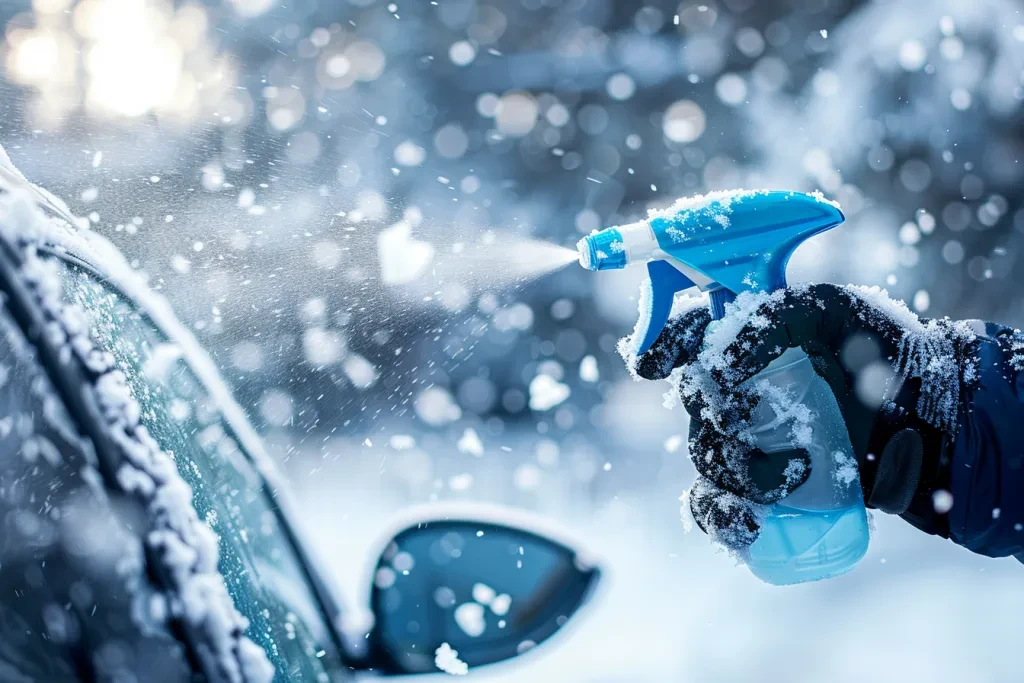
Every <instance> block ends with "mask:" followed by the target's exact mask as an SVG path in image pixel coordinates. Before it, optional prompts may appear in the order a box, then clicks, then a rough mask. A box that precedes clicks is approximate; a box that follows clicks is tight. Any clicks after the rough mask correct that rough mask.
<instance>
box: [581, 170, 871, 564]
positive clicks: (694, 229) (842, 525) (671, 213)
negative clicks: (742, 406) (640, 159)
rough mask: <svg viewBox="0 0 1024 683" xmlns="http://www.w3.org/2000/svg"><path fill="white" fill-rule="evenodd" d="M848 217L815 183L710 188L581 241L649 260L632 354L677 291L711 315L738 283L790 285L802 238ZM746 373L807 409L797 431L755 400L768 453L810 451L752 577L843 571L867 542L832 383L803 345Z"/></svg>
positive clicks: (658, 324) (606, 256)
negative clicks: (703, 295)
mask: <svg viewBox="0 0 1024 683" xmlns="http://www.w3.org/2000/svg"><path fill="white" fill-rule="evenodd" d="M843 220H844V217H843V214H842V212H841V211H840V210H839V207H838V205H836V204H835V203H834V202H831V201H829V200H827V199H825V198H824V197H822V196H821V195H820V194H813V195H811V194H804V193H800V192H784V191H743V190H740V191H735V192H713V193H710V194H707V195H704V196H698V197H692V198H686V199H681V200H679V201H677V202H676V203H675V204H674V205H673V206H671V207H669V208H668V209H664V210H658V211H652V212H650V215H649V216H648V218H647V219H646V220H643V221H639V222H637V223H632V224H629V225H624V226H619V227H613V228H607V229H605V230H601V231H599V232H595V233H593V234H591V235H588V236H587V237H585V238H583V239H582V240H580V242H579V244H578V245H577V248H578V250H579V254H580V265H582V266H583V267H584V268H586V269H588V270H611V269H618V268H624V267H626V266H627V265H628V264H631V263H643V262H646V263H647V269H648V273H649V275H650V278H649V280H648V283H647V285H646V286H645V289H646V296H645V299H646V305H642V306H641V320H640V321H639V322H638V324H637V330H636V333H635V334H634V340H635V343H636V348H635V349H633V351H635V352H636V353H637V354H640V353H643V352H645V351H647V350H648V349H649V348H650V347H651V345H652V344H653V343H654V341H655V340H656V339H657V338H658V335H659V334H660V333H661V330H662V329H663V328H664V326H665V324H666V323H667V322H668V318H669V315H670V313H671V311H672V305H673V300H674V298H675V295H676V293H677V292H680V291H683V290H685V289H689V288H691V287H694V286H696V287H699V288H700V289H701V290H702V291H706V292H708V293H709V296H710V302H711V315H712V318H714V319H716V320H717V319H720V318H722V317H723V315H724V314H725V306H726V304H728V303H730V302H732V301H734V300H735V299H736V297H737V295H739V294H740V293H742V292H773V291H775V290H778V289H782V288H785V287H786V264H787V262H788V261H789V258H790V256H791V255H792V253H793V252H794V251H795V250H796V248H797V247H798V246H800V244H801V243H803V241H804V240H806V239H808V238H809V237H811V236H813V235H816V234H818V233H821V232H824V231H825V230H828V229H830V228H833V227H835V226H836V225H839V224H840V223H841V222H842V221H843ZM752 381H756V382H763V381H767V382H769V383H770V385H771V386H772V387H774V388H775V393H776V394H777V395H778V396H784V397H786V399H785V400H786V401H788V402H789V404H790V405H803V406H806V407H807V408H808V409H809V411H808V414H809V420H808V421H807V423H806V424H804V425H803V426H804V427H805V429H803V430H801V431H802V433H799V434H797V433H795V431H794V430H793V429H792V424H791V423H792V420H791V419H789V418H790V416H787V415H785V414H784V413H785V412H786V411H785V409H784V408H782V407H781V406H782V405H783V404H782V403H780V402H778V401H775V402H773V401H767V400H762V401H761V402H760V403H759V404H758V407H757V410H756V412H755V415H754V419H753V425H752V427H751V435H752V437H753V439H754V442H755V443H756V444H757V446H758V447H759V448H760V449H761V450H763V451H765V452H769V453H770V452H775V451H781V450H788V449H792V448H803V449H804V450H806V451H807V453H808V455H809V457H810V460H811V474H810V476H809V477H808V479H807V481H805V482H804V483H803V484H801V485H800V486H799V487H797V488H796V489H795V490H794V491H793V492H792V493H790V495H788V496H787V497H785V498H783V499H782V500H780V501H779V502H777V503H775V504H774V505H770V506H768V508H769V509H768V513H767V515H766V517H765V518H764V519H763V520H762V524H761V532H760V534H759V536H758V538H757V540H756V541H755V542H754V543H753V545H751V546H750V548H749V549H748V551H747V553H746V555H745V558H744V559H745V561H746V564H747V565H748V567H749V568H750V570H751V572H753V573H754V574H755V575H756V576H757V577H758V578H760V579H762V580H763V581H766V582H768V583H772V584H793V583H801V582H805V581H816V580H819V579H825V578H830V577H833V576H838V575H839V574H842V573H844V572H847V571H849V570H850V569H852V568H853V567H854V566H855V565H856V564H857V562H858V561H860V559H861V558H862V557H863V556H864V553H865V552H866V551H867V547H868V523H867V515H866V511H865V508H864V501H863V497H862V494H861V487H860V478H859V473H858V471H857V466H856V461H855V459H854V456H853V448H852V446H851V444H850V440H849V436H848V434H847V431H846V426H845V423H844V422H843V418H842V414H841V413H840V411H839V406H838V404H837V403H836V400H835V397H834V396H833V394H832V392H831V390H830V389H829V387H828V384H827V383H826V382H825V381H824V380H823V379H821V377H819V376H818V375H817V374H816V373H815V372H814V370H813V368H812V367H811V364H810V361H809V360H808V359H807V356H806V355H805V354H804V353H803V351H801V350H800V349H789V350H787V351H786V352H785V353H783V354H782V356H780V357H779V358H777V359H776V360H775V361H773V362H772V363H771V364H770V365H769V366H768V367H767V368H765V369H764V370H762V371H761V372H760V373H758V374H757V376H756V377H755V378H753V380H752Z"/></svg>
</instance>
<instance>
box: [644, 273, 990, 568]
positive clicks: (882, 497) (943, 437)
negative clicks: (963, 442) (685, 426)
mask: <svg viewBox="0 0 1024 683" xmlns="http://www.w3.org/2000/svg"><path fill="white" fill-rule="evenodd" d="M705 321H706V317H701V316H700V314H698V313H696V312H691V313H689V314H687V315H685V316H681V317H680V318H679V319H677V320H674V321H673V322H672V324H671V325H669V326H668V327H666V329H665V331H664V332H663V334H662V335H661V336H660V337H659V339H658V341H657V342H655V345H654V346H653V347H652V349H651V350H650V351H649V352H648V353H646V354H644V355H643V356H642V357H640V358H639V359H637V365H636V371H637V374H639V375H640V376H641V377H646V378H651V379H655V378H661V377H666V376H668V374H669V373H670V372H671V371H672V369H673V368H675V367H681V368H683V370H682V375H681V379H682V385H683V386H682V387H681V395H682V396H683V399H684V403H685V405H686V408H687V411H688V412H689V413H690V415H691V418H692V422H691V432H690V447H691V458H692V459H693V461H694V465H695V466H696V467H697V469H698V472H699V473H700V475H701V476H700V477H699V478H698V480H697V482H696V483H695V484H694V486H693V488H692V489H691V492H690V507H691V510H692V511H693V513H694V517H695V519H696V520H697V522H698V524H699V525H700V526H701V528H702V529H704V530H705V531H708V532H709V533H710V534H711V535H712V536H713V537H715V538H716V539H717V540H719V541H721V542H722V543H724V544H725V545H727V546H729V547H734V548H737V547H743V546H744V545H747V544H749V543H750V542H753V540H755V539H756V537H757V518H758V516H759V514H760V511H761V509H760V508H759V506H758V505H756V504H757V503H770V502H774V501H775V500H778V499H779V498H781V497H783V496H784V495H786V494H788V493H789V492H790V491H792V490H793V489H794V488H796V486H799V484H801V483H803V481H805V480H806V477H807V475H808V474H809V471H808V470H807V469H806V464H807V463H806V456H804V455H803V454H802V453H801V452H799V451H793V452H785V453H781V454H780V453H775V454H771V455H767V454H764V453H763V452H761V451H759V450H757V449H756V448H754V447H753V446H751V445H749V444H747V443H745V442H744V440H743V438H742V437H743V433H744V426H745V424H746V421H747V420H749V418H750V415H751V413H752V410H753V406H754V405H756V402H757V400H759V397H758V396H755V395H752V394H751V390H750V388H749V386H750V385H746V386H744V382H746V381H747V380H748V379H750V378H751V377H753V376H754V375H756V374H757V372H759V371H760V370H762V369H764V368H765V367H766V366H767V365H768V364H769V363H770V362H771V361H772V360H774V359H775V358H777V357H779V356H780V355H781V354H782V353H783V352H784V351H785V350H786V349H787V348H792V347H801V348H802V349H803V350H804V352H805V353H806V354H807V355H808V357H809V359H810V361H811V363H812V366H813V367H814V369H815V371H816V372H817V373H818V374H819V375H821V376H822V377H823V378H824V379H825V380H826V381H827V382H828V384H829V387H830V388H831V389H832V392H833V394H834V395H835V396H836V400H837V402H838V404H839V407H840V410H841V411H842V414H843V417H844V419H845V421H846V425H847V430H848V431H849V436H850V441H851V444H852V445H853V448H854V455H855V457H856V459H857V464H858V466H859V468H860V470H861V477H860V478H861V484H862V486H863V488H864V493H865V500H867V501H868V505H869V506H871V507H876V508H879V509H881V510H883V511H885V512H890V513H895V514H901V515H903V516H904V517H905V518H906V519H908V520H909V521H911V522H912V523H913V524H915V526H918V527H919V528H922V529H925V530H926V531H930V532H932V533H942V530H936V529H935V528H931V527H933V526H934V525H935V524H938V523H939V521H937V520H936V519H935V517H936V515H935V513H934V511H933V509H932V499H931V494H932V492H933V491H934V490H936V489H938V488H942V487H944V486H945V482H946V481H948V452H949V445H950V443H951V441H952V437H953V436H954V435H955V432H956V429H957V424H958V419H959V415H960V406H961V399H962V396H963V395H964V393H965V392H966V391H968V390H969V389H970V388H971V387H973V386H974V384H975V383H976V379H977V365H976V364H977V361H976V353H975V351H974V349H973V346H974V344H973V342H974V335H973V332H972V331H971V328H970V326H969V325H967V324H966V323H955V322H952V321H949V320H931V321H924V320H921V319H920V318H918V316H916V315H915V314H913V313H911V312H910V311H909V310H908V309H907V308H906V307H905V306H904V305H903V304H902V303H899V302H895V301H893V300H891V299H889V298H888V296H887V295H886V293H885V292H884V291H882V290H879V289H877V288H862V287H852V286H850V287H839V286H835V285H829V284H821V285H809V286H799V287H794V288H790V289H787V290H780V291H778V292H775V293H773V294H770V295H768V294H744V295H741V296H740V298H739V299H738V300H737V302H736V304H734V305H730V306H729V307H727V312H726V317H725V319H723V320H722V321H721V322H719V323H716V324H715V325H714V326H712V327H711V329H710V330H707V334H706V338H705V335H704V334H703V332H704V331H705V328H706V327H707V322H705ZM695 324H696V325H697V327H693V326H694V325H695ZM701 324H703V325H702V326H701ZM687 325H689V326H691V327H686V326H687ZM684 328H685V329H684ZM698 328H699V329H700V330H701V331H702V334H701V335H700V336H701V337H702V342H705V343H703V344H701V343H696V342H694V340H693V339H692V338H693V337H694V336H696V330H697V329H698ZM680 340H685V342H681V341H680ZM709 378H710V381H708V380H709ZM801 463H802V464H801ZM744 502H747V504H746V505H744Z"/></svg>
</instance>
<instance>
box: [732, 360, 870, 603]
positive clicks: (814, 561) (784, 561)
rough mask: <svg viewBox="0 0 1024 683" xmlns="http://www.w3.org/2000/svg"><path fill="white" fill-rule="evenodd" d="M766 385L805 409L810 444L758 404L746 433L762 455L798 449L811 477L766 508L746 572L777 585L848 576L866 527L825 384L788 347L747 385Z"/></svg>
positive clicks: (851, 462) (842, 428)
mask: <svg viewBox="0 0 1024 683" xmlns="http://www.w3.org/2000/svg"><path fill="white" fill-rule="evenodd" d="M761 380H768V381H769V382H771V383H772V384H773V385H775V386H777V387H780V388H784V389H785V390H786V392H787V394H788V395H789V396H790V397H791V400H793V401H795V402H798V403H802V404H803V405H805V406H807V407H808V408H809V409H810V410H811V411H812V412H813V413H814V416H813V418H812V420H811V438H810V445H809V446H808V445H807V444H806V443H805V444H803V445H798V444H797V443H795V442H794V440H793V437H792V434H791V428H792V422H790V421H784V420H781V419H779V417H778V416H777V415H776V414H775V411H774V410H773V409H772V408H771V407H770V406H769V405H768V402H767V401H765V400H762V401H761V403H760V404H759V406H758V408H757V413H756V414H755V416H754V424H755V427H754V429H753V430H752V431H753V433H754V438H755V441H756V443H757V445H758V447H759V448H760V449H761V450H763V451H765V452H766V453H771V452H775V451H780V450H786V449H790V448H798V447H803V448H805V449H806V450H807V451H808V455H809V456H810V458H811V474H810V477H808V479H807V481H805V482H804V483H803V484H801V485H800V486H799V487H798V488H797V489H796V490H794V491H793V492H792V493H791V494H790V495H788V496H786V497H785V498H783V499H782V500H781V501H779V502H778V503H776V504H774V505H772V506H770V509H769V512H768V515H767V517H766V519H765V520H764V521H763V522H762V525H761V533H760V535H759V536H758V538H757V540H756V541H755V542H754V543H753V544H752V545H751V546H750V548H749V549H748V555H747V557H746V558H745V559H746V563H747V566H748V567H750V571H751V572H752V573H753V574H754V575H755V576H757V577H758V578H759V579H761V580H762V581H765V582H767V583H771V584H776V585H786V584H794V583H803V582H806V581H817V580H819V579H828V578H831V577H833V576H839V575H840V574H844V573H845V572H848V571H850V570H851V569H853V567H854V566H855V565H856V564H857V563H858V562H859V561H860V559H861V558H862V557H864V553H865V552H867V549H868V540H869V532H868V522H867V512H866V510H865V508H864V499H863V494H862V493H861V488H860V476H859V474H858V471H857V465H856V461H855V459H854V456H853V447H852V446H851V445H850V437H849V435H848V434H847V431H846V424H845V422H844V421H843V416H842V413H840V411H839V406H838V404H837V403H836V400H835V397H834V396H833V395H832V391H831V390H830V389H829V387H828V384H827V383H826V382H825V380H823V379H822V378H821V377H819V376H818V375H817V374H816V373H815V372H814V369H813V368H812V367H811V363H810V361H809V360H808V359H807V356H806V355H805V354H804V352H803V351H801V350H800V349H789V350H788V351H786V352H785V353H784V354H782V356H780V357H779V358H778V359H776V360H775V361H774V362H772V363H771V364H770V365H769V366H768V367H767V368H765V369H764V370H762V371H761V372H760V373H758V375H757V376H756V377H755V378H754V379H753V380H751V381H753V382H758V381H761Z"/></svg>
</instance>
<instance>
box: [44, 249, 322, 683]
mask: <svg viewBox="0 0 1024 683" xmlns="http://www.w3.org/2000/svg"><path fill="white" fill-rule="evenodd" d="M61 264H62V270H61V272H62V279H63V285H64V296H65V298H66V299H67V300H69V301H70V302H73V303H75V304H78V305H80V306H81V307H82V308H83V309H84V310H85V312H86V315H87V317H88V319H89V321H90V329H91V334H92V337H93V339H94V341H95V342H96V344H97V345H98V346H100V347H101V348H103V349H105V350H107V351H109V352H110V353H111V354H112V355H113V356H114V359H115V362H116V363H117V366H118V367H119V369H120V370H121V371H122V372H124V374H125V376H126V378H127V382H128V386H129V387H130V389H131V391H132V393H133V394H134V396H135V399H136V400H137V401H138V402H139V405H140V407H141V411H142V414H141V415H142V417H141V419H142V422H143V424H144V425H145V426H146V428H147V429H148V430H149V432H150V434H151V435H152V436H153V438H155V439H156V440H157V442H158V443H159V444H160V446H161V448H162V449H163V450H164V451H166V452H167V453H168V454H169V455H171V457H172V458H173V459H174V461H175V463H176V464H177V467H178V471H179V473H180V474H181V476H182V478H183V479H185V481H186V482H188V484H189V485H190V486H191V487H192V492H193V495H192V503H193V505H194V506H195V509H196V512H197V513H198V514H199V516H200V517H201V518H202V519H204V520H205V521H206V523H207V524H208V525H209V526H210V528H212V529H213V530H214V531H215V532H216V533H217V535H218V536H219V537H220V563H219V566H218V568H219V569H220V571H221V574H223V576H224V582H225V584H227V588H228V591H229V593H230V594H231V597H232V599H233V600H234V602H235V606H236V607H237V608H238V610H239V611H240V612H241V613H242V614H243V615H245V617H246V618H247V619H248V620H249V628H248V630H247V631H246V635H247V636H248V637H249V638H251V639H252V640H253V641H254V642H256V643H258V644H259V645H260V646H262V647H263V648H264V650H265V651H266V653H267V656H268V657H269V658H270V661H271V662H273V664H274V667H275V668H276V670H277V675H276V677H275V679H274V680H275V681H278V682H283V681H288V680H302V681H328V680H331V677H330V675H329V673H328V672H332V671H333V672H336V671H337V670H338V669H339V663H338V662H337V661H333V660H334V658H333V656H330V655H328V654H327V652H326V651H325V646H326V645H327V644H328V643H329V637H330V636H329V631H328V627H327V624H326V622H325V619H324V617H323V613H322V611H321V610H320V609H319V607H318V604H317V602H316V600H315V598H314V595H313V593H312V590H311V588H310V585H309V582H308V580H307V577H306V574H305V573H304V571H303V570H302V567H301V564H300V562H299V560H298V557H297V555H296V553H295V550H294V548H293V547H292V545H291V543H290V540H289V538H288V536H287V535H286V533H285V531H284V530H283V529H282V528H281V526H280V523H279V520H278V517H277V514H276V513H275V510H274V507H273V505H274V503H273V498H272V497H271V496H269V495H268V493H267V492H266V491H265V490H264V488H263V486H262V482H261V479H260V477H259V476H258V475H257V473H256V471H255V469H254V468H253V466H252V464H251V462H250V460H249V458H248V457H247V455H246V454H245V453H244V452H243V451H242V450H241V446H240V444H239V442H238V441H237V439H236V438H235V437H234V435H233V434H232V432H231V430H230V429H229V427H228V426H227V424H226V423H225V422H224V420H223V419H222V418H221V416H220V414H219V411H218V410H217V407H216V405H215V404H214V402H213V401H212V399H211V398H210V397H209V396H208V395H207V392H206V391H205V389H204V388H203V386H202V385H201V383H200V382H199V380H198V378H197V377H196V376H195V374H194V373H193V372H192V371H191V370H190V369H189V366H188V364H187V363H186V362H185V360H184V359H183V358H182V357H181V355H180V351H179V349H178V348H177V347H176V346H174V345H173V344H170V343H168V340H167V338H166V337H165V336H164V335H163V334H162V333H161V332H160V331H159V330H158V329H157V328H156V327H155V326H154V325H153V324H152V323H151V322H150V321H149V320H148V319H147V318H146V317H144V316H142V315H141V314H140V313H139V312H138V310H137V309H136V308H135V307H134V306H133V305H132V303H131V302H130V301H129V300H128V299H127V298H125V297H123V296H121V295H120V294H119V293H118V292H116V291H115V290H114V289H112V288H110V287H107V286H105V285H104V284H103V283H101V282H100V281H99V280H98V279H97V278H96V276H95V275H94V274H92V273H91V272H89V271H88V270H86V269H84V268H80V267H77V266H75V265H73V264H70V263H67V262H63V261H61Z"/></svg>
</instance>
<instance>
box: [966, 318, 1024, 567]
mask: <svg viewBox="0 0 1024 683" xmlns="http://www.w3.org/2000/svg"><path fill="white" fill-rule="evenodd" d="M972 325H973V326H974V328H975V330H976V333H977V342H978V343H977V347H976V348H977V354H978V355H977V359H978V366H977V368H978V381H977V382H976V383H974V384H973V387H972V388H971V389H970V390H969V391H968V392H967V394H966V395H965V396H964V397H963V401H962V403H961V409H960V425H959V429H958V431H957V434H956V438H955V441H954V443H953V444H952V452H951V458H950V477H949V486H950V492H951V493H952V495H953V505H952V508H951V509H950V510H949V517H948V521H949V537H950V539H952V540H953V541H954V542H955V543H957V544H959V545H962V546H964V547H965V548H967V549H969V550H971V551H973V552H976V553H980V554H982V555H988V556H990V557H1005V556H1008V555H1016V556H1017V557H1018V559H1021V561H1024V334H1022V333H1021V332H1020V331H1019V330H1013V329H1010V328H1006V327H1002V326H1000V325H995V324H992V323H981V322H977V323H972Z"/></svg>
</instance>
